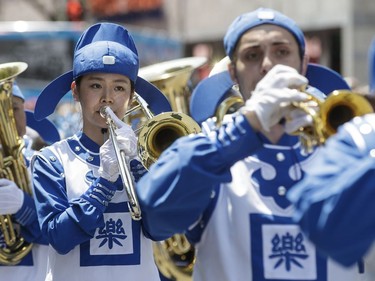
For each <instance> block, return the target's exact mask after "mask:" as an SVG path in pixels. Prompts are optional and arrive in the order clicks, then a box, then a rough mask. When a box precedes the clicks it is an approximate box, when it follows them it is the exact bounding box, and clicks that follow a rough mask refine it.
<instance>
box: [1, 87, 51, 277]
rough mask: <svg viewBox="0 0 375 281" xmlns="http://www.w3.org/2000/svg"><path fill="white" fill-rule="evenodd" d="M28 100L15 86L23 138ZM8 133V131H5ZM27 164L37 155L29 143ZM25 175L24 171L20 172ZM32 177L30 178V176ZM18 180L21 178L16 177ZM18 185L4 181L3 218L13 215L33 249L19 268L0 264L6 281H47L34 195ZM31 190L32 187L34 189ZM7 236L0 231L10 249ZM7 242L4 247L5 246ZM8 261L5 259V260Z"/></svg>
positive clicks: (17, 118) (15, 104) (16, 117)
mask: <svg viewBox="0 0 375 281" xmlns="http://www.w3.org/2000/svg"><path fill="white" fill-rule="evenodd" d="M24 102H25V97H24V95H23V94H22V91H21V89H20V88H19V86H18V84H17V83H16V82H14V83H13V87H12V108H13V116H14V121H15V125H16V126H15V127H16V130H17V132H16V133H18V136H19V138H20V139H21V138H26V125H27V122H26V115H25V111H24ZM3 133H4V132H3ZM22 152H23V156H24V159H25V164H26V165H27V166H29V163H30V162H29V158H28V155H31V154H32V153H34V151H31V150H29V149H28V147H27V144H26V141H25V148H24V149H23V150H22ZM18 172H19V173H21V171H18ZM18 176H20V175H18ZM28 176H29V174H27V175H26V177H28ZM16 179H17V178H16ZM17 182H19V181H12V180H10V179H8V178H1V179H0V215H13V217H14V221H13V226H14V227H15V229H16V231H20V236H21V237H22V238H23V239H25V241H26V242H27V243H32V248H31V250H30V251H29V252H28V253H27V255H25V256H24V257H22V259H21V260H20V261H17V262H16V264H15V265H13V264H6V265H3V264H1V265H0V276H1V278H0V279H2V280H14V281H44V280H45V276H46V268H47V252H48V247H47V241H46V239H44V237H43V236H42V233H41V231H40V228H39V224H38V218H37V215H36V208H35V204H34V200H33V198H32V195H31V194H29V193H27V192H25V191H23V190H22V189H21V188H20V187H19V186H17ZM30 189H31V187H30ZM4 238H5V237H4V235H3V233H2V231H1V230H0V247H3V246H5V247H6V248H7V247H8V246H6V244H5V240H4ZM3 243H4V244H3ZM8 251H9V248H8ZM3 258H4V257H3Z"/></svg>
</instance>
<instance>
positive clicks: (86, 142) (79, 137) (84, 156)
mask: <svg viewBox="0 0 375 281" xmlns="http://www.w3.org/2000/svg"><path fill="white" fill-rule="evenodd" d="M68 145H69V147H70V149H71V151H72V152H73V153H74V154H75V155H76V156H77V157H78V158H80V159H81V160H82V161H85V162H88V163H90V164H93V165H95V166H99V165H100V157H99V149H100V146H99V145H98V144H97V143H95V142H94V141H93V140H91V139H90V138H89V137H88V136H87V135H85V134H84V133H83V132H80V133H78V134H76V135H74V136H73V137H71V138H69V139H68Z"/></svg>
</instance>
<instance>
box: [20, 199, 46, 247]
mask: <svg viewBox="0 0 375 281" xmlns="http://www.w3.org/2000/svg"><path fill="white" fill-rule="evenodd" d="M14 218H15V219H16V222H17V223H19V224H20V226H21V236H22V237H23V238H25V240H26V241H27V242H30V243H38V244H44V245H46V244H47V239H45V237H44V236H43V235H42V232H41V231H40V228H39V224H38V217H37V215H36V209H35V203H34V200H33V198H32V197H31V196H30V195H29V194H27V193H25V197H24V201H23V204H22V207H21V209H20V210H19V211H18V212H17V213H15V214H14Z"/></svg>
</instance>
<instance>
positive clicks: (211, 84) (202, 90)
mask: <svg viewBox="0 0 375 281" xmlns="http://www.w3.org/2000/svg"><path fill="white" fill-rule="evenodd" d="M233 85H234V82H233V80H232V79H231V77H230V74H229V72H228V71H222V72H219V73H218V74H215V75H212V76H210V77H207V78H205V79H203V80H202V81H200V82H199V83H198V85H197V86H196V87H195V88H194V90H193V93H192V95H191V99H190V115H191V117H193V119H194V120H195V121H197V122H198V123H199V124H201V123H202V122H203V121H205V120H207V119H208V118H210V117H213V116H214V115H215V113H216V109H217V107H218V106H219V104H220V103H221V102H222V101H223V100H224V98H225V95H226V94H227V93H228V91H229V90H230V89H231V88H232V87H233Z"/></svg>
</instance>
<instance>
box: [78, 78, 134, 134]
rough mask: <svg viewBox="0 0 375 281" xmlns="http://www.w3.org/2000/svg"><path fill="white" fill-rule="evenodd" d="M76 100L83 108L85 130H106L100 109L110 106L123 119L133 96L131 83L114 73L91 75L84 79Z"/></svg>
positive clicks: (80, 84) (80, 83)
mask: <svg viewBox="0 0 375 281" xmlns="http://www.w3.org/2000/svg"><path fill="white" fill-rule="evenodd" d="M73 95H75V99H76V100H78V101H79V102H80V104H81V107H82V118H83V130H84V132H85V133H88V132H89V131H91V130H98V129H101V128H106V127H107V126H106V124H105V120H104V118H103V117H102V116H101V115H100V108H101V107H102V106H104V105H106V106H110V108H111V109H112V110H113V112H114V113H115V114H116V115H117V116H118V117H119V118H122V117H123V116H124V114H125V112H126V109H127V107H128V104H129V99H130V98H131V96H132V87H131V81H130V79H129V78H128V77H126V76H124V75H120V74H112V73H90V74H86V75H84V76H83V77H82V79H81V80H80V82H79V87H78V89H77V91H76V93H75V94H74V93H73Z"/></svg>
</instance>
